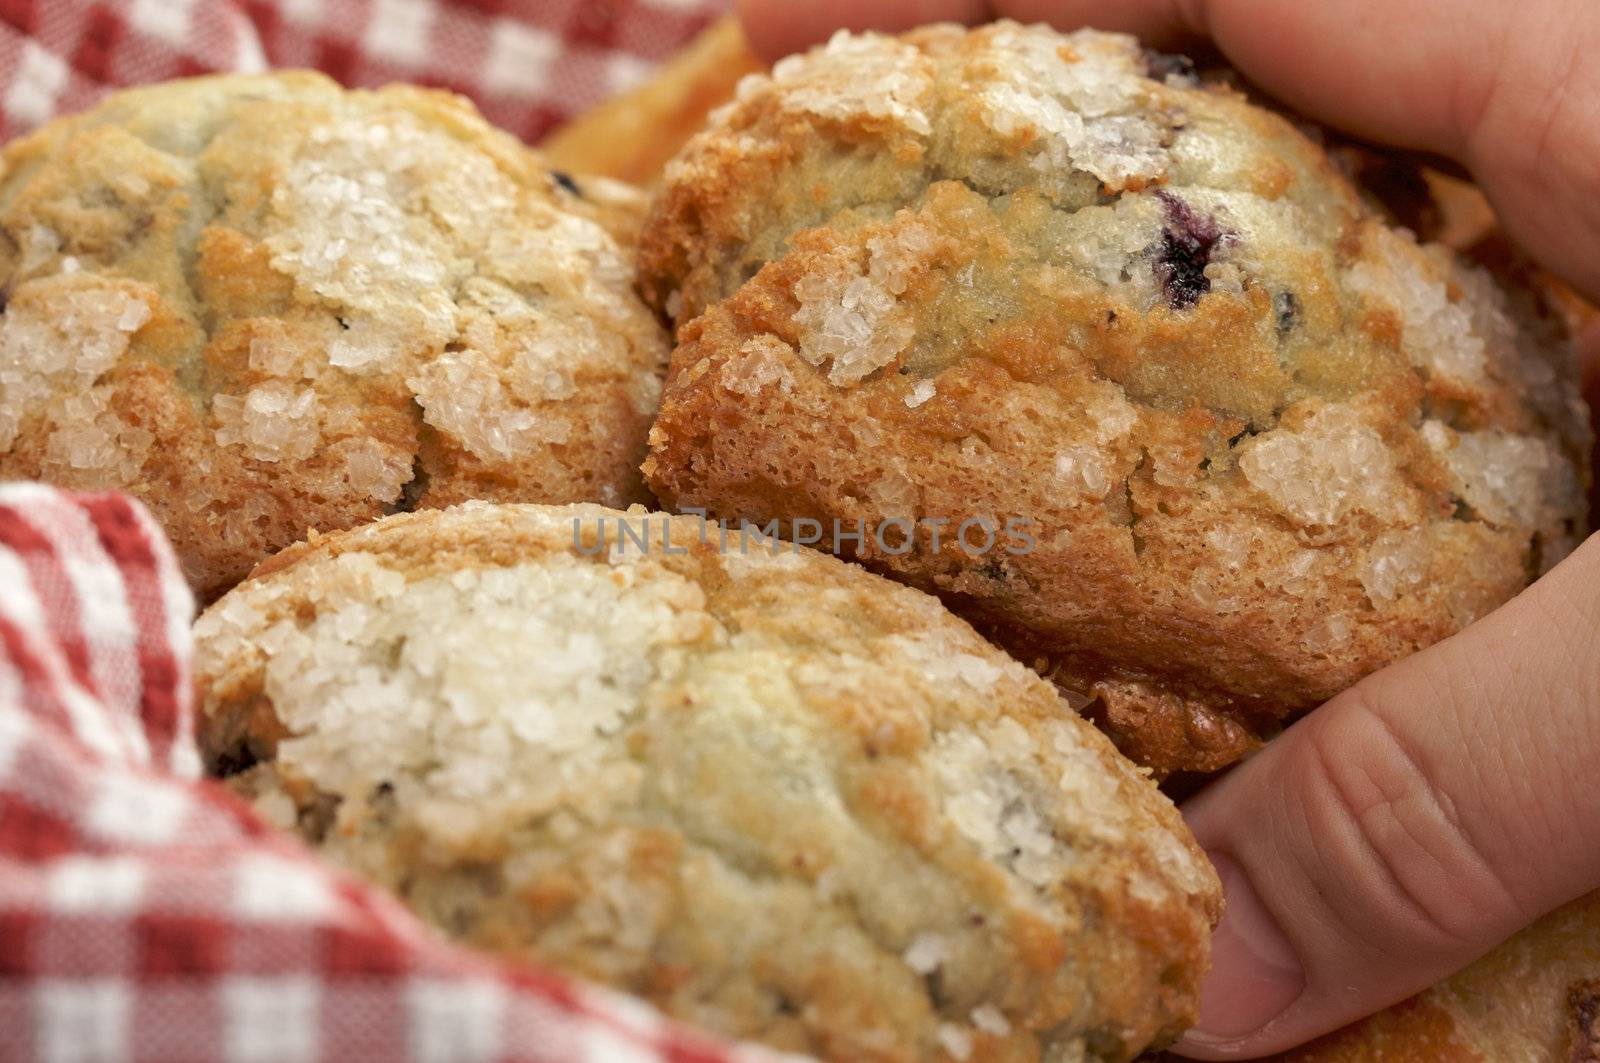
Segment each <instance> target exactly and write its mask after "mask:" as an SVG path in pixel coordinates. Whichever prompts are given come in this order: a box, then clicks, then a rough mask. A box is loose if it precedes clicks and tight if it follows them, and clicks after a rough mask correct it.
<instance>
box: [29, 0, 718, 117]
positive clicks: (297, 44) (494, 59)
mask: <svg viewBox="0 0 1600 1063" xmlns="http://www.w3.org/2000/svg"><path fill="white" fill-rule="evenodd" d="M728 2H729V0H0V138H9V137H12V136H15V135H17V134H18V133H22V132H25V131H27V130H28V129H31V128H33V127H34V126H36V125H38V124H39V123H41V122H43V121H45V120H47V119H49V118H52V117H54V116H55V115H57V114H60V113H63V112H66V111H76V110H81V109H82V108H84V107H85V106H87V105H89V104H90V103H92V102H94V101H95V100H96V99H97V98H99V97H100V96H101V95H103V94H104V93H105V92H106V91H108V90H109V89H111V88H115V87H118V86H122V85H137V84H143V83H146V82H150V81H160V80H163V79H165V78H173V77H183V76H187V75H191V74H202V73H207V72H210V71H218V70H264V69H267V68H268V67H290V66H293V67H315V68H317V69H319V70H323V71H326V72H327V73H329V74H331V75H333V77H335V78H337V79H338V80H339V81H341V82H343V83H344V84H346V85H351V86H373V85H382V84H386V83H388V82H391V81H411V82H417V83H420V84H425V85H435V86H438V87H441V88H448V89H453V90H455V91H457V92H461V93H464V94H465V95H467V96H470V97H472V98H473V99H474V100H475V101H477V103H478V106H479V107H481V108H482V109H483V112H484V114H485V115H487V116H488V118H489V120H490V121H491V122H494V123H495V124H496V125H499V126H501V127H502V128H504V129H509V130H510V131H511V132H513V133H516V134H517V135H518V136H520V137H522V138H523V139H525V140H528V141H530V142H531V141H534V140H537V139H538V138H539V137H541V136H543V135H544V134H545V133H546V132H548V131H549V130H550V129H551V128H552V127H553V126H555V125H557V124H558V123H560V122H562V121H564V120H566V119H567V118H570V117H572V116H573V115H574V114H577V113H578V112H580V111H582V110H585V109H586V108H588V107H592V106H593V105H594V104H596V103H599V102H600V101H601V100H603V99H606V98H608V97H610V96H613V95H616V94H617V93H618V92H619V91H621V90H623V89H626V88H630V87H632V86H633V85H634V84H635V83H637V82H638V81H639V80H641V79H642V78H643V77H645V76H646V75H647V74H648V73H649V71H650V68H651V67H652V66H653V65H654V64H655V63H657V62H659V61H660V60H662V59H664V58H666V57H667V56H668V55H671V54H672V53H673V52H674V51H676V50H677V49H679V48H681V47H682V46H683V45H684V44H685V43H686V42H687V41H688V40H689V38H690V37H691V36H693V35H694V33H696V32H697V31H698V30H700V29H701V28H702V27H704V26H705V25H706V24H707V23H708V22H710V21H711V19H713V18H715V17H716V16H717V15H718V14H721V13H722V12H723V11H724V10H726V8H727V7H728Z"/></svg>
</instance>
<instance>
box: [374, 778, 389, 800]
mask: <svg viewBox="0 0 1600 1063" xmlns="http://www.w3.org/2000/svg"><path fill="white" fill-rule="evenodd" d="M372 792H373V794H375V795H376V796H378V797H388V796H389V795H390V794H392V793H394V783H392V782H387V781H385V782H381V783H379V784H378V785H377V786H376V787H375V788H374V789H373V791H372Z"/></svg>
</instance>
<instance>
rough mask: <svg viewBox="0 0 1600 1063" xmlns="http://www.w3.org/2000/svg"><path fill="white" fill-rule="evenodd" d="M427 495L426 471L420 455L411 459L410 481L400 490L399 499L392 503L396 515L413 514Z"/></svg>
mask: <svg viewBox="0 0 1600 1063" xmlns="http://www.w3.org/2000/svg"><path fill="white" fill-rule="evenodd" d="M427 493H428V470H427V468H426V467H425V466H424V465H423V464H422V455H420V454H419V455H417V456H416V457H414V458H412V459H411V479H409V480H407V481H406V482H405V484H404V486H402V487H401V488H400V498H399V500H398V501H397V502H395V503H394V511H395V512H396V513H415V512H416V511H417V506H419V505H421V503H422V496H423V495H425V494H427Z"/></svg>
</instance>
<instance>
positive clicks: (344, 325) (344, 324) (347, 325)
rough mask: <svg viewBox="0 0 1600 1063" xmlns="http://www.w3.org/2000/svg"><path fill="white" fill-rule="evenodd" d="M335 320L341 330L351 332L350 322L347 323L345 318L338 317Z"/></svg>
mask: <svg viewBox="0 0 1600 1063" xmlns="http://www.w3.org/2000/svg"><path fill="white" fill-rule="evenodd" d="M334 320H335V321H337V322H339V327H340V328H342V329H344V330H345V331H346V332H349V331H350V322H348V321H346V320H345V319H344V318H343V317H336V318H334Z"/></svg>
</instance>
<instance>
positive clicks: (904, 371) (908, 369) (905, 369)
mask: <svg viewBox="0 0 1600 1063" xmlns="http://www.w3.org/2000/svg"><path fill="white" fill-rule="evenodd" d="M910 374H911V367H910V366H909V365H903V366H901V367H900V375H901V376H909V375H910Z"/></svg>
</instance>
